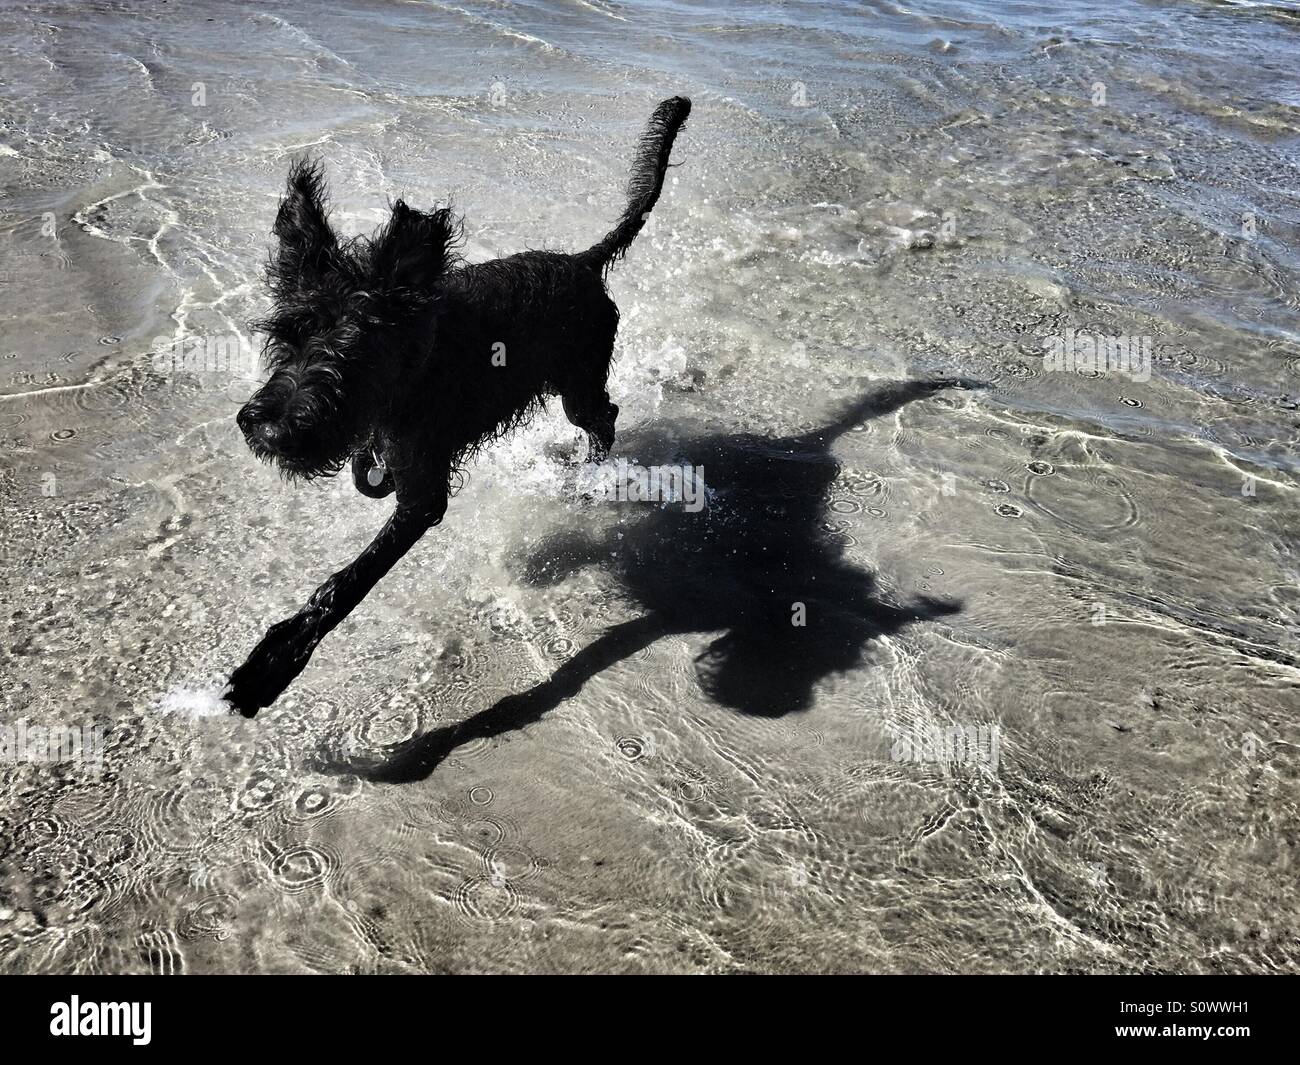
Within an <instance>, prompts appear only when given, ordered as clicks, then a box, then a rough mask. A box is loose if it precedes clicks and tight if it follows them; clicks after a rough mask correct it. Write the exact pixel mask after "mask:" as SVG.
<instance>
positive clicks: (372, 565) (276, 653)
mask: <svg viewBox="0 0 1300 1065" xmlns="http://www.w3.org/2000/svg"><path fill="white" fill-rule="evenodd" d="M446 510H447V498H446V495H445V494H440V495H437V496H435V497H434V498H432V499H429V500H422V501H421V502H419V503H411V502H409V501H408V502H402V499H401V494H400V493H399V495H398V505H397V509H396V510H394V511H393V515H392V517H390V518H389V519H388V521H387V522H386V523H385V524H384V527H383V528H382V529H381V530H380V531H379V535H378V536H376V537H375V538H374V540H372V541H371V542H370V545H369V546H368V547H367V548H366V549H365V550H364V551H362V552H361V554H360V555H358V556H357V558H356V559H355V560H353V561H352V562H351V563H350V564H349V565H347V566H345V567H344V568H343V569H341V570H339V571H338V572H337V573H336V574H334V575H333V576H332V577H330V579H329V580H327V581H326V582H325V583H324V584H322V585H321V586H320V587H319V588H317V589H316V591H315V592H314V593H313V594H312V597H311V598H310V599H309V600H308V601H307V604H306V606H304V607H303V608H302V609H301V610H299V611H298V613H296V614H295V615H294V616H293V617H291V618H286V619H285V620H284V621H281V622H277V623H276V624H275V625H272V626H271V628H270V629H269V630H267V633H266V635H265V636H264V637H262V640H261V642H260V643H259V644H258V645H257V646H256V647H255V648H254V649H253V653H252V654H250V655H249V656H248V660H247V661H246V662H245V663H244V664H243V665H242V666H240V667H239V668H238V669H237V670H235V672H234V673H232V674H231V676H230V686H229V688H228V689H227V690H226V692H225V693H224V695H223V698H225V699H226V700H227V701H228V702H229V703H230V704H231V705H232V706H234V707H235V708H236V709H237V710H238V711H239V712H240V713H241V714H243V715H244V716H245V717H253V716H254V715H255V714H256V713H257V712H258V711H259V710H260V709H262V707H264V706H270V705H271V704H272V703H273V702H275V700H276V699H277V698H278V697H279V696H280V693H281V692H283V691H284V689H285V688H287V687H288V686H289V685H290V684H291V683H292V682H293V679H294V678H295V677H296V676H297V675H298V674H299V673H301V672H302V671H303V669H304V668H306V666H307V663H308V661H309V660H310V659H311V656H312V652H313V651H315V650H316V645H317V644H318V643H320V642H321V640H323V639H324V638H325V636H326V635H327V634H328V633H329V632H330V630H331V629H333V628H334V626H335V625H337V624H338V623H339V622H340V621H342V620H343V619H344V618H345V617H347V616H348V615H349V614H350V613H351V612H352V610H353V609H354V608H355V607H356V605H357V604H358V603H360V602H361V600H362V599H364V598H365V597H366V596H367V595H368V594H369V592H370V589H371V588H373V587H374V586H375V585H376V584H378V583H379V581H380V580H381V579H382V578H383V576H384V574H385V573H387V572H388V571H389V570H390V569H392V568H393V566H395V565H396V564H397V562H398V560H399V559H400V558H401V557H402V556H403V555H405V554H406V552H407V551H409V550H410V549H411V547H412V546H413V545H414V544H415V542H416V541H417V540H419V539H420V537H421V536H423V535H424V534H425V532H427V531H428V530H429V529H430V528H431V527H432V526H434V525H437V524H438V522H440V521H441V520H442V516H443V514H444V513H445V512H446Z"/></svg>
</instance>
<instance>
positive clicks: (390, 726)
mask: <svg viewBox="0 0 1300 1065" xmlns="http://www.w3.org/2000/svg"><path fill="white" fill-rule="evenodd" d="M419 731H420V711H419V708H418V707H416V706H413V705H408V704H405V703H404V702H403V701H401V700H390V701H389V703H388V705H386V706H382V707H379V708H378V709H376V710H374V711H373V712H371V713H368V714H365V715H363V716H362V718H361V720H360V721H359V722H358V724H357V727H356V730H355V735H356V738H357V739H358V740H359V741H360V742H361V743H362V744H363V745H365V746H366V747H396V746H398V745H399V744H402V743H405V742H406V741H407V740H409V739H411V738H412V737H413V736H415V735H416V733H418V732H419Z"/></svg>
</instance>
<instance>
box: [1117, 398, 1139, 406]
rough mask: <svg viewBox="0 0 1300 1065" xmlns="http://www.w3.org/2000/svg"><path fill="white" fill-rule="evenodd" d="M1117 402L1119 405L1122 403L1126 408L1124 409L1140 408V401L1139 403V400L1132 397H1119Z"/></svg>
mask: <svg viewBox="0 0 1300 1065" xmlns="http://www.w3.org/2000/svg"><path fill="white" fill-rule="evenodd" d="M1119 401H1120V402H1121V403H1123V404H1124V406H1126V407H1140V406H1142V401H1141V400H1140V399H1134V398H1133V397H1132V396H1120V397H1119Z"/></svg>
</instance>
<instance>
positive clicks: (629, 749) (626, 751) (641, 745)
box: [615, 736, 649, 762]
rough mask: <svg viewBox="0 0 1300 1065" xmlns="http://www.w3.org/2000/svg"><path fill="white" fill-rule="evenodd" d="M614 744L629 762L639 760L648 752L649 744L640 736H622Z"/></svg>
mask: <svg viewBox="0 0 1300 1065" xmlns="http://www.w3.org/2000/svg"><path fill="white" fill-rule="evenodd" d="M615 746H616V747H617V748H618V753H619V754H621V755H622V756H623V757H624V758H626V759H627V760H628V761H629V762H636V761H640V759H642V758H644V757H645V756H646V755H647V754H648V753H649V750H648V747H649V744H648V743H647V742H646V741H645V740H643V739H642V738H641V737H640V736H624V737H623V738H622V739H620V740H618V742H617V743H616V744H615Z"/></svg>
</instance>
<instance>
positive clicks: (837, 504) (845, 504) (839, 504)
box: [830, 499, 862, 514]
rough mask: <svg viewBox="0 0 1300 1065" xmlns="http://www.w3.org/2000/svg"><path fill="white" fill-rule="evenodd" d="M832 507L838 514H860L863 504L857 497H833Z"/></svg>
mask: <svg viewBox="0 0 1300 1065" xmlns="http://www.w3.org/2000/svg"><path fill="white" fill-rule="evenodd" d="M830 509H831V510H832V511H834V512H835V513H836V514H860V513H861V512H862V504H861V503H859V502H858V501H857V500H856V499H832V500H831V506H830Z"/></svg>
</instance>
